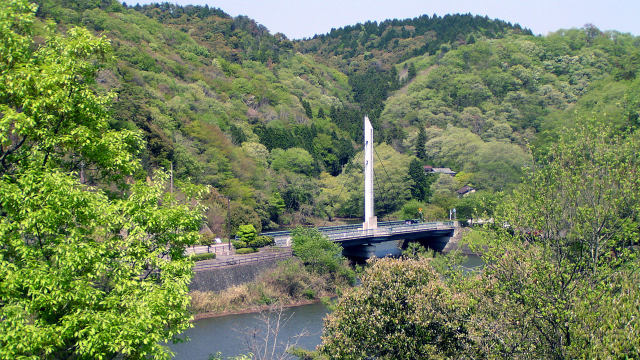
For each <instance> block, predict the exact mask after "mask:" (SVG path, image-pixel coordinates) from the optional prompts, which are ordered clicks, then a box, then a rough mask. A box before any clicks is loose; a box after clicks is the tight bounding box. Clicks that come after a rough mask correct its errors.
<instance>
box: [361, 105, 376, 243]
mask: <svg viewBox="0 0 640 360" xmlns="http://www.w3.org/2000/svg"><path fill="white" fill-rule="evenodd" d="M373 209H374V208H373V127H372V126H371V122H370V121H369V118H368V117H367V116H365V117H364V223H363V224H362V228H363V229H364V230H367V229H376V228H377V227H378V218H377V217H376V216H375V213H374V210H373Z"/></svg>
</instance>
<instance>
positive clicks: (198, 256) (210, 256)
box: [191, 253, 216, 261]
mask: <svg viewBox="0 0 640 360" xmlns="http://www.w3.org/2000/svg"><path fill="white" fill-rule="evenodd" d="M215 258H216V254H215V253H202V254H194V255H191V260H193V261H202V260H209V259H215Z"/></svg>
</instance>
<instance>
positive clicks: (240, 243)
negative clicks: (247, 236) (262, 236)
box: [231, 240, 249, 249]
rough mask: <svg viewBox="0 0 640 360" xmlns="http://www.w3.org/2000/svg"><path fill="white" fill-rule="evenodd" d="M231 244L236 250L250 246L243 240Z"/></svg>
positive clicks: (232, 241)
mask: <svg viewBox="0 0 640 360" xmlns="http://www.w3.org/2000/svg"><path fill="white" fill-rule="evenodd" d="M231 244H232V245H233V247H234V248H236V249H242V248H246V247H247V246H249V245H248V244H247V242H246V241H242V240H231Z"/></svg>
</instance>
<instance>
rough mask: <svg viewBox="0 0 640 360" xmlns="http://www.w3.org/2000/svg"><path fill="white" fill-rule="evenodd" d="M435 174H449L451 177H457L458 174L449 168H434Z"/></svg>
mask: <svg viewBox="0 0 640 360" xmlns="http://www.w3.org/2000/svg"><path fill="white" fill-rule="evenodd" d="M433 172H437V173H441V174H449V175H455V174H456V172H455V171H453V170H451V169H449V168H433Z"/></svg>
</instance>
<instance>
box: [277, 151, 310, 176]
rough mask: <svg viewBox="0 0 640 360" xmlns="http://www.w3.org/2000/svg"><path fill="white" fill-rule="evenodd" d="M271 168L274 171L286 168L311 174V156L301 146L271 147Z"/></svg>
mask: <svg viewBox="0 0 640 360" xmlns="http://www.w3.org/2000/svg"><path fill="white" fill-rule="evenodd" d="M271 168H273V169H274V170H276V171H281V170H288V171H293V172H296V173H300V174H305V175H311V172H312V171H313V158H312V157H311V155H310V154H309V152H308V151H307V150H305V149H301V148H290V149H287V150H282V149H273V151H271Z"/></svg>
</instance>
